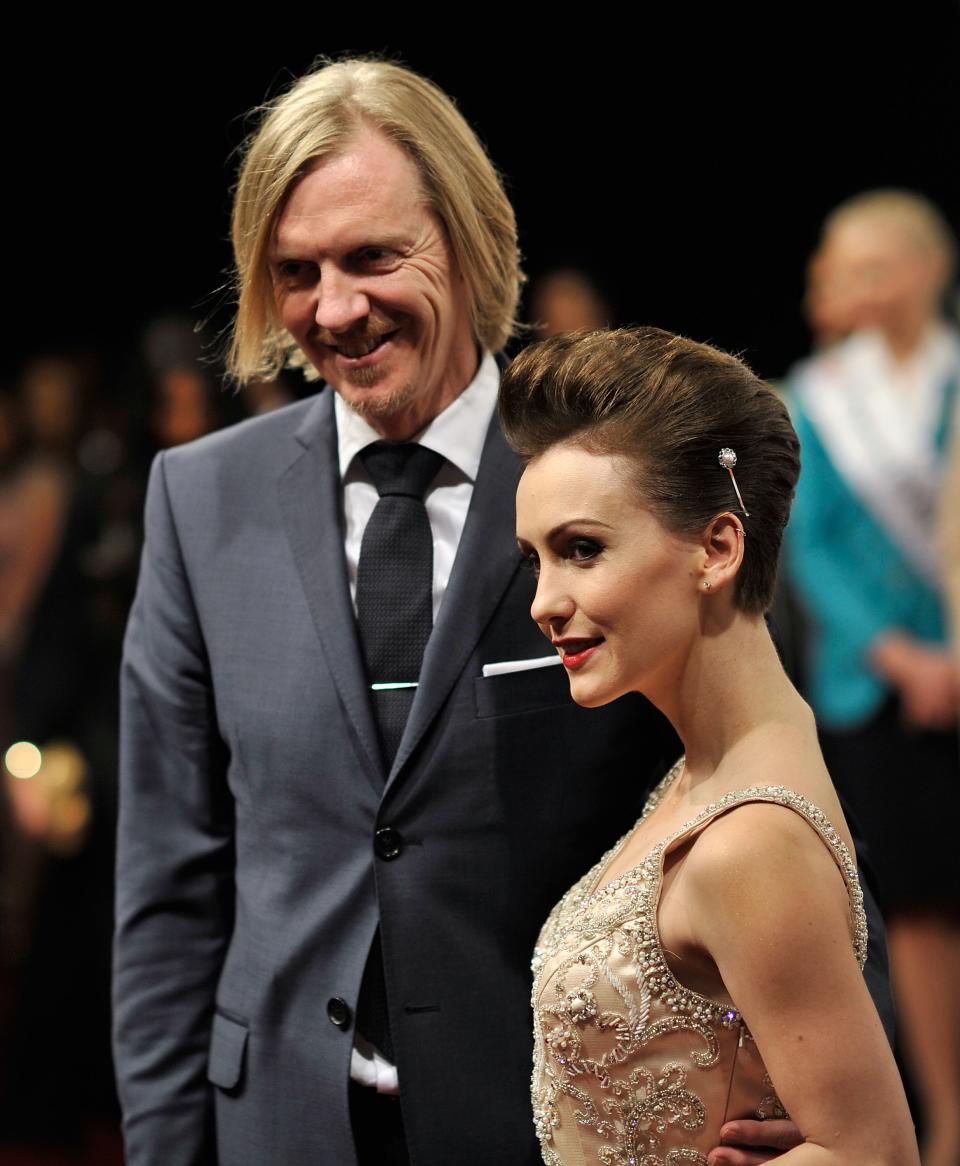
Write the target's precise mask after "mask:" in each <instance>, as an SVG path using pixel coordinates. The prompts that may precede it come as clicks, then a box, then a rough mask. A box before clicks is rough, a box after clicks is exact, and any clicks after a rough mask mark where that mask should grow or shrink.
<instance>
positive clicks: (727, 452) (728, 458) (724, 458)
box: [717, 445, 750, 518]
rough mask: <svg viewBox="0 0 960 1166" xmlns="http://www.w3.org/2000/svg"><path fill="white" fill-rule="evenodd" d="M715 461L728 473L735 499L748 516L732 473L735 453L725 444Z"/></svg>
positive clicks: (748, 512) (748, 515) (748, 513)
mask: <svg viewBox="0 0 960 1166" xmlns="http://www.w3.org/2000/svg"><path fill="white" fill-rule="evenodd" d="M717 461H718V462H719V463H720V466H721V468H723V469H725V470H726V471H727V473H728V474H729V475H730V481H731V482H733V488H734V490H736V492H737V501H738V502H739V503H740V509H741V510H742V511H743V513H744V514H745V515H746V517H747V518H749V517H750V511H749V510H748V509H747V508H746V506H744V504H743V496H742V495H741V493H740V487H739V486H738V485H737V479H736V478H735V477H734V474H733V467H734V466H735V465H736V464H737V455H736V453H735V452H734V451H733V450H732V449H731V448H730V447H729V446H728V445H725V446H724V447H723V449H722V450H720V453H719V456H718V457H717Z"/></svg>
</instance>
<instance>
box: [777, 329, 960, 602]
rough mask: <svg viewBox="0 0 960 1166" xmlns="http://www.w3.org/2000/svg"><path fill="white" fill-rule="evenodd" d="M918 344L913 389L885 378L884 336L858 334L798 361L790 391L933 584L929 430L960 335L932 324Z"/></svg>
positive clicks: (936, 470) (954, 365)
mask: <svg viewBox="0 0 960 1166" xmlns="http://www.w3.org/2000/svg"><path fill="white" fill-rule="evenodd" d="M924 347H925V354H924V355H925V362H924V364H925V367H924V373H925V377H924V380H925V383H924V384H923V385H921V386H919V387H918V388H917V389H916V391H915V392H909V393H908V392H905V391H904V390H903V389H902V388H900V387H898V386H896V385H894V384H892V383H891V379H890V367H891V365H890V358H889V356H888V354H887V351H886V348H885V346H884V344H883V340H882V339H881V338H880V337H879V335H876V334H872V333H863V334H859V335H856V336H852V337H851V338H850V339H849V340H846V341H844V342H843V343H842V344H839V345H837V346H836V347H835V348H833V349H830V350H829V351H827V352H825V353H824V354H823V355H821V356H818V357H815V358H813V359H812V360H810V361H808V362H807V363H806V364H805V365H803V366H802V368H801V369H800V371H799V374H798V387H797V395H798V397H799V400H800V402H801V404H802V406H803V408H804V410H805V412H806V413H807V416H808V417H809V418H810V420H811V421H812V422H813V424H814V426H815V427H816V429H817V433H818V434H819V436H820V440H821V441H822V442H823V445H824V447H825V449H826V450H827V453H828V454H829V455H830V458H831V460H832V461H833V464H834V466H835V467H836V469H837V470H838V472H839V473H840V475H841V476H842V477H843V478H844V480H845V481H846V482H847V484H848V485H849V486H850V488H851V489H852V490H853V491H854V493H855V494H856V495H857V497H858V498H859V499H860V500H861V502H862V503H863V504H864V506H866V508H867V509H868V510H869V511H870V513H871V514H872V515H873V517H874V518H875V519H876V520H877V522H878V523H880V525H881V526H882V527H883V528H884V530H886V532H887V533H888V534H889V535H890V537H891V538H892V539H893V541H894V542H896V543H897V545H898V546H899V547H900V549H901V551H902V552H903V553H904V555H905V556H906V557H907V559H908V561H909V562H910V563H911V564H912V565H913V567H914V569H915V570H916V571H917V572H918V573H919V575H920V576H921V577H922V578H923V579H926V580H927V582H928V583H930V584H931V585H933V586H936V585H937V584H938V582H939V574H940V572H939V564H938V559H937V548H936V539H935V529H934V515H935V511H936V505H937V494H938V488H939V483H940V470H941V465H940V461H941V455H939V454H938V451H937V448H936V432H937V427H938V424H939V423H940V419H941V411H942V408H943V394H944V390H945V389H946V387H947V385H948V384H949V383H950V381H951V380H952V379H953V378H954V377H960V337H958V335H957V333H956V332H954V331H953V330H950V329H946V328H943V329H937V331H936V332H935V333H933V334H932V335H931V337H930V338H929V341H928V343H927V344H926V345H925V346H924ZM926 374H928V375H926Z"/></svg>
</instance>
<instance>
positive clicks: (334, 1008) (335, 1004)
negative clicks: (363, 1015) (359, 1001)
mask: <svg viewBox="0 0 960 1166" xmlns="http://www.w3.org/2000/svg"><path fill="white" fill-rule="evenodd" d="M352 1015H353V1014H352V1013H351V1011H350V1005H349V1004H348V1003H347V1002H346V1000H342V999H341V998H340V997H339V996H332V997H331V998H330V999H329V1000H328V1001H327V1016H328V1017H329V1019H330V1023H331V1024H335V1025H336V1026H337V1028H349V1027H350V1019H351V1017H352Z"/></svg>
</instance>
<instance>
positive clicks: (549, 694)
mask: <svg viewBox="0 0 960 1166" xmlns="http://www.w3.org/2000/svg"><path fill="white" fill-rule="evenodd" d="M473 693H474V701H475V704H476V710H477V716H478V717H503V716H509V715H510V714H511V713H532V712H537V711H538V710H540V709H550V708H562V707H564V706H571V705H572V704H573V700H572V698H571V696H570V685H569V682H568V681H567V674H566V670H565V669H564V668H563V667H557V666H554V667H552V668H530V669H527V670H526V671H523V672H508V673H506V674H505V675H503V676H478V677H476V679H475V680H474V682H473Z"/></svg>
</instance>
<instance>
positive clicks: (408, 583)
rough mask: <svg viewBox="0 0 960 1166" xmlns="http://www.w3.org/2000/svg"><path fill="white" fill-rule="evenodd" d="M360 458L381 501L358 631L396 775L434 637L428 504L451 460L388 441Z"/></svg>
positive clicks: (368, 536) (360, 592) (367, 550)
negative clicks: (436, 480)
mask: <svg viewBox="0 0 960 1166" xmlns="http://www.w3.org/2000/svg"><path fill="white" fill-rule="evenodd" d="M359 456H360V460H361V461H362V462H363V466H364V468H365V469H366V471H367V473H368V474H369V475H370V477H371V479H372V481H373V484H374V485H375V486H376V488H377V493H378V494H379V495H380V498H379V501H378V502H377V505H376V507H375V508H374V511H373V514H371V516H370V520H369V522H368V523H367V526H366V529H365V530H364V532H363V539H362V541H361V544H360V561H359V563H358V566H357V623H358V626H359V628H360V643H361V645H362V648H363V656H364V661H365V663H366V668H367V679H368V683H369V684H370V687H371V689H372V698H373V707H374V711H375V713H376V717H377V723H378V725H379V726H380V739H381V743H382V745H383V753H384V760H385V762H386V768H387V769H389V768H390V765H391V763H392V761H393V758H394V757H395V756H396V752H397V748H398V746H399V745H400V738H401V737H402V736H403V729H404V726H405V725H406V723H407V716H408V714H409V712H410V706H411V705H412V704H413V696H414V693H415V692H416V686H417V682H418V680H419V678H420V665H421V664H422V662H423V653H424V649H425V648H426V646H427V640H428V639H429V638H430V632H431V631H432V629H433V536H432V534H431V532H430V521H429V519H428V518H427V509H426V507H425V506H424V504H423V496H424V494H425V493H426V490H427V487H428V486H429V485H430V483H431V482H432V481H433V479H434V478H435V477H436V476H437V473H438V471H439V470H440V467H441V466H442V465H443V462H444V458H443V457H442V456H441V455H440V454H438V453H435V452H434V451H433V450H432V449H427V448H426V446H423V445H417V444H413V443H403V444H399V443H394V442H386V441H377V442H375V443H374V444H373V445H368V446H367V448H366V449H364V450H362V451H361V452H360V455H359Z"/></svg>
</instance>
